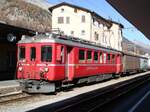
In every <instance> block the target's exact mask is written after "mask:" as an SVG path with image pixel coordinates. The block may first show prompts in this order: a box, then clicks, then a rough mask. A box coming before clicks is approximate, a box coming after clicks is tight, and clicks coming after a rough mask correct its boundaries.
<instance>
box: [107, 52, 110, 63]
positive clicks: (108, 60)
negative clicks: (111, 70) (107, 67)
mask: <svg viewBox="0 0 150 112" xmlns="http://www.w3.org/2000/svg"><path fill="white" fill-rule="evenodd" d="M110 60H111V59H110V54H107V62H108V63H110Z"/></svg>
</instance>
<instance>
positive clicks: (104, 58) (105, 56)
mask: <svg viewBox="0 0 150 112" xmlns="http://www.w3.org/2000/svg"><path fill="white" fill-rule="evenodd" d="M103 55H104V63H106V53H104V54H103Z"/></svg>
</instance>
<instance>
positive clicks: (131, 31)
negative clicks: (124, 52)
mask: <svg viewBox="0 0 150 112" xmlns="http://www.w3.org/2000/svg"><path fill="white" fill-rule="evenodd" d="M47 1H48V2H50V3H51V4H56V3H61V2H68V3H71V4H75V5H78V6H81V7H84V8H87V9H90V10H91V11H94V12H96V13H98V14H99V15H100V16H102V17H104V18H106V19H111V20H113V21H116V22H119V23H121V24H122V25H124V29H123V36H124V37H125V38H127V39H128V40H130V41H132V42H134V41H138V42H142V43H144V44H146V45H150V40H148V39H147V38H146V37H145V36H144V35H143V34H142V33H141V32H140V31H138V30H137V29H136V28H135V27H134V26H133V25H132V24H130V23H129V22H128V21H127V20H126V19H125V18H124V17H123V16H121V15H120V14H119V13H118V12H117V11H116V10H115V9H114V8H113V7H112V6H111V5H109V4H108V3H107V2H106V0H47Z"/></svg>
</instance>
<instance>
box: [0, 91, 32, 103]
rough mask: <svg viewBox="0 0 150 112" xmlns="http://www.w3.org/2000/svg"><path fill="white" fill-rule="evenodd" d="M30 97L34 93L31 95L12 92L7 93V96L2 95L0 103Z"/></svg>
mask: <svg viewBox="0 0 150 112" xmlns="http://www.w3.org/2000/svg"><path fill="white" fill-rule="evenodd" d="M29 97H32V95H29V94H26V93H16V94H11V95H6V96H2V97H0V104H4V103H11V102H14V101H18V100H23V99H26V98H29Z"/></svg>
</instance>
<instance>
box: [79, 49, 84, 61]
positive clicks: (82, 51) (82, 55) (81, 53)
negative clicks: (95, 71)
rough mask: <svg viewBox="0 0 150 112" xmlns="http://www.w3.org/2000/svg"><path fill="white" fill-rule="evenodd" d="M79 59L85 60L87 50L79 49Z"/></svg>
mask: <svg viewBox="0 0 150 112" xmlns="http://www.w3.org/2000/svg"><path fill="white" fill-rule="evenodd" d="M79 61H80V62H83V61H85V50H79Z"/></svg>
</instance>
